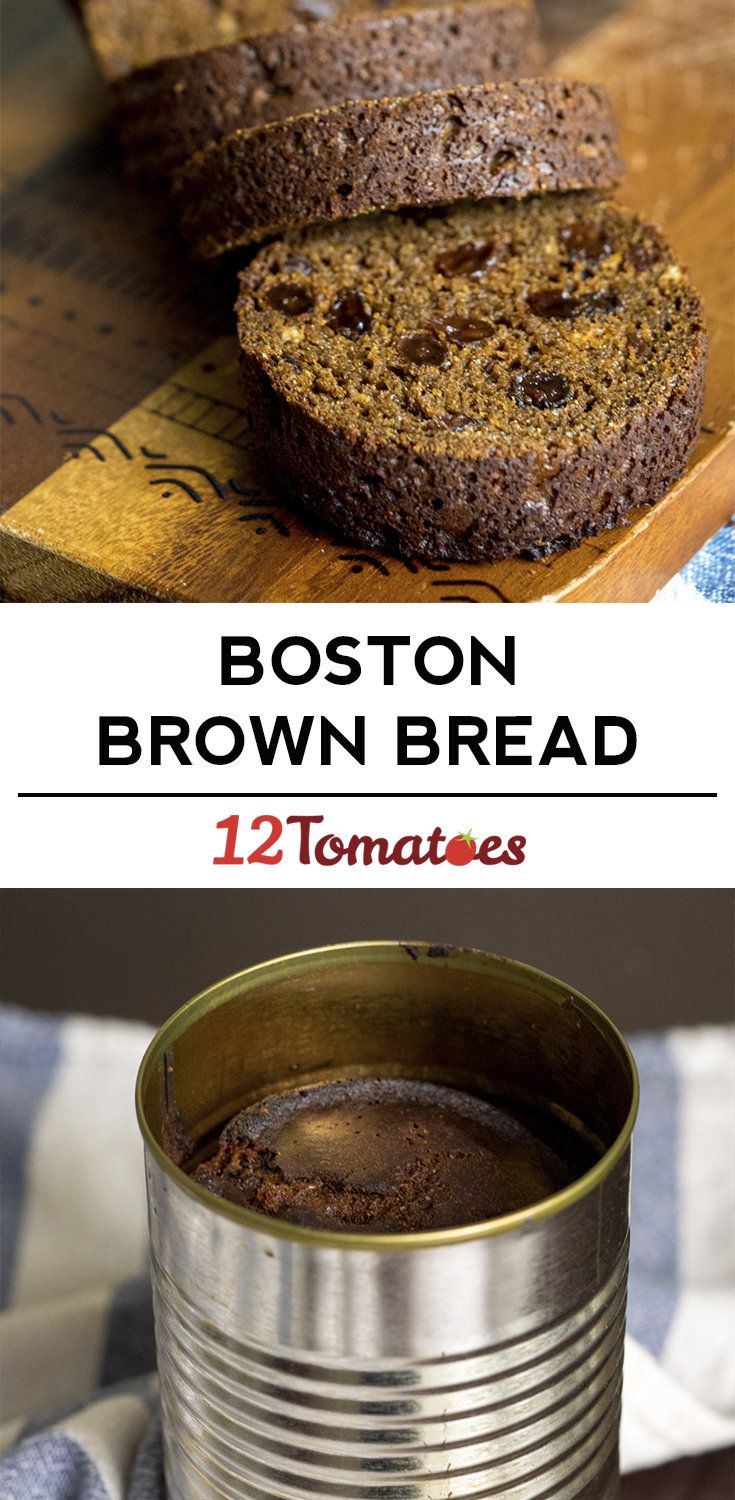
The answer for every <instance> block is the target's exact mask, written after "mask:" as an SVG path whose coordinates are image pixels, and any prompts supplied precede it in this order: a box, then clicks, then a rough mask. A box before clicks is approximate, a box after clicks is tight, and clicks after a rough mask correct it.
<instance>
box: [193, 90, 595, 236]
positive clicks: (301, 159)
mask: <svg viewBox="0 0 735 1500" xmlns="http://www.w3.org/2000/svg"><path fill="white" fill-rule="evenodd" d="M616 142H617V130H616V127H615V125H614V124H613V120H612V116H611V113H610V106H609V102H608V99H607V95H606V93H605V91H604V89H601V88H597V87H595V86H594V85H592V84H586V83H562V82H558V81H557V80H555V79H532V80H520V81H518V82H514V83H488V84H479V85H470V86H467V87H464V88H457V89H451V90H450V89H440V90H434V91H433V92H431V93H428V94H410V95H407V96H405V97H403V98H398V99H373V100H359V101H349V102H347V103H345V104H338V105H333V106H332V107H331V108H330V109H324V110H317V111H315V112H314V113H312V114H309V115H299V116H297V117H294V118H292V119H288V120H280V121H277V122H275V123H274V124H271V125H262V126H260V127H258V128H256V129H254V130H240V131H237V132H236V133H235V134H234V135H230V136H226V137H225V138H224V139H223V140H222V141H220V142H218V143H217V144H216V145H214V146H212V147H210V148H209V149H208V150H206V151H201V152H199V153H198V154H197V155H196V156H194V157H192V158H191V160H190V161H189V162H187V163H186V165H185V166H184V167H183V168H182V170H181V172H180V173H179V175H178V178H177V196H178V210H179V219H180V224H181V229H182V232H183V234H184V237H185V238H186V239H188V240H189V242H190V244H191V246H192V249H193V250H194V253H195V254H196V255H198V256H200V257H202V258H204V259H209V258H211V257H213V256H216V255H220V254H222V253H223V252H224V251H227V250H231V249H233V248H234V247H235V246H236V245H246V244H249V243H251V242H253V241H257V240H261V239H265V238H266V237H267V236H269V235H273V234H278V233H280V232H281V231H282V230H283V229H285V228H288V227H293V226H296V225H305V224H314V223H320V222H324V221H326V220H330V219H345V218H352V217H354V216H356V215H358V214H362V213H365V212H367V211H376V210H380V209H386V208H391V209H396V208H403V207H426V206H430V205H432V204H437V203H446V202H450V201H453V200H456V199H459V198H487V197H495V196H498V195H501V196H504V197H519V198H520V197H524V196H526V195H527V194H528V193H533V192H540V191H552V190H555V189H568V188H583V187H585V188H588V187H610V186H611V185H612V184H613V183H615V181H616V180H617V178H618V176H619V173H620V161H619V159H618V156H617V151H616Z"/></svg>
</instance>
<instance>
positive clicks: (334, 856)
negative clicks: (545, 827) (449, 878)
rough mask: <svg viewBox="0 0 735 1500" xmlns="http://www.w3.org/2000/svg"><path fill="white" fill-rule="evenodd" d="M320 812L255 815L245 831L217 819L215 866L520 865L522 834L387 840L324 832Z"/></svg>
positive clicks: (233, 821) (235, 818) (439, 834)
mask: <svg viewBox="0 0 735 1500" xmlns="http://www.w3.org/2000/svg"><path fill="white" fill-rule="evenodd" d="M324 822H325V819H324V816H323V815H322V814H321V813H309V814H307V813H294V814H292V816H291V817H287V818H279V817H277V816H276V814H275V813H259V814H258V816H257V817H256V818H253V820H252V822H251V823H250V825H249V827H248V828H247V829H246V828H245V827H242V828H241V826H240V817H239V815H238V814H237V813H233V815H232V816H231V817H229V818H222V820H221V822H219V823H218V824H217V827H218V828H220V829H221V830H222V832H223V833H224V835H225V839H224V848H223V849H222V852H221V853H219V854H216V855H215V856H214V858H213V860H212V863H213V864H215V865H244V864H248V865H279V864H280V863H281V861H282V860H283V859H284V858H291V859H296V860H297V861H298V863H299V864H301V865H322V866H325V865H326V866H328V865H339V864H345V865H362V866H368V865H446V864H449V865H455V866H456V867H457V868H459V867H461V866H462V865H469V864H472V861H473V860H477V862H478V864H481V865H522V864H523V861H524V859H525V857H526V855H525V850H526V839H525V835H524V834H521V833H514V834H511V835H510V837H505V836H504V835H502V834H499V833H490V834H486V835H485V836H484V837H481V838H479V839H475V838H473V836H472V829H471V828H468V830H467V832H466V833H455V834H454V836H453V837H452V838H447V835H446V834H445V833H444V831H443V829H442V828H439V827H437V828H433V829H432V831H431V833H428V834H424V833H404V834H401V835H400V837H398V838H396V837H386V836H385V835H383V834H372V833H344V832H343V833H334V832H331V831H327V832H325V831H324V828H323V825H324Z"/></svg>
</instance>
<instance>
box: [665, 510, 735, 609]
mask: <svg viewBox="0 0 735 1500" xmlns="http://www.w3.org/2000/svg"><path fill="white" fill-rule="evenodd" d="M656 597H657V600H658V601H660V602H661V603H666V602H668V600H671V601H672V602H675V603H679V602H683V601H685V600H686V599H689V600H690V601H691V602H696V601H697V600H701V601H704V602H706V603H708V604H733V603H735V518H733V519H731V520H730V521H729V523H728V525H727V526H723V528H722V530H721V531H718V532H717V533H716V535H715V536H713V537H712V538H711V540H710V541H709V542H706V543H705V545H704V547H702V548H701V549H700V551H699V552H697V554H696V556H695V557H693V558H692V560H691V562H688V563H687V564H686V567H684V568H682V570H681V572H680V573H679V574H677V576H676V578H672V580H671V583H669V584H667V585H666V587H665V588H663V589H661V591H660V593H659V594H658V595H657V596H656Z"/></svg>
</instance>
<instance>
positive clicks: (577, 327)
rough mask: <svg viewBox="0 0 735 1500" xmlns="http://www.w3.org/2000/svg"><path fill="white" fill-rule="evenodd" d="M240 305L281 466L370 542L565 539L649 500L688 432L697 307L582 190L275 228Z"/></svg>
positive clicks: (642, 238) (494, 544)
mask: <svg viewBox="0 0 735 1500" xmlns="http://www.w3.org/2000/svg"><path fill="white" fill-rule="evenodd" d="M237 317H238V328H239V337H240V342H241V348H242V363H243V370H244V375H245V387H246V392H247V396H248V399H249V401H250V403H251V407H252V411H253V415H254V419H255V422H256V427H257V430H258V432H259V435H260V439H261V442H262V445H263V448H264V450H265V452H266V454H267V455H268V456H269V457H270V459H271V463H272V465H273V466H274V468H275V471H276V474H277V475H278V476H280V478H281V479H282V481H283V483H284V484H285V485H286V486H288V488H289V489H290V491H291V493H292V495H293V496H294V497H295V498H299V499H301V500H303V501H304V503H305V504H306V505H307V506H308V507H309V508H310V509H311V510H312V511H315V512H317V513H318V515H319V516H321V517H323V518H324V519H325V520H327V521H328V522H330V523H331V524H332V525H333V526H334V527H335V528H336V530H337V531H338V532H339V533H340V534H341V535H342V536H344V537H347V538H349V539H350V540H351V541H356V542H359V543H360V544H363V545H367V546H376V547H387V548H390V549H393V550H397V551H399V552H401V553H404V554H407V555H415V556H422V557H425V558H434V559H447V560H473V559H478V560H479V559H496V558H504V557H511V556H514V555H516V554H523V555H525V556H529V557H539V556H541V555H542V554H544V553H548V552H552V551H555V550H558V549H561V548H565V547H569V546H571V545H574V544H576V543H578V542H579V541H580V540H581V539H582V538H583V537H586V536H590V535H593V534H595V533H597V532H600V531H603V530H604V529H605V528H607V527H611V526H616V525H618V524H619V523H620V522H621V521H623V520H624V518H625V516H626V514H627V512H628V511H629V510H631V509H632V508H633V507H634V506H637V505H640V504H643V503H650V502H652V501H655V500H658V499H659V498H660V497H661V496H662V495H663V494H664V493H665V491H666V490H667V489H668V488H669V486H670V485H671V484H672V483H673V481H674V480H675V479H676V478H677V477H678V476H679V475H680V474H681V473H682V470H683V469H684V467H685V464H686V461H687V456H688V454H689V452H690V449H691V447H692V444H693V443H694V440H695V438H696V436H697V432H698V429H699V420H700V410H701V403H702V389H703V379H704V368H705V356H706V339H705V333H704V329H703V324H702V314H701V308H700V303H699V300H698V298H697V296H696V294H695V292H694V291H693V290H692V287H691V285H690V283H689V281H688V279H687V277H686V275H685V273H684V271H683V270H682V269H681V267H680V266H679V265H677V264H676V262H675V260H674V259H673V257H672V255H671V252H670V251H669V249H668V248H667V246H666V244H665V242H664V240H663V239H662V237H661V236H660V234H659V233H658V232H657V231H656V230H654V229H652V228H649V227H648V226H647V225H645V224H643V223H642V222H641V221H640V220H639V219H637V218H635V217H633V216H632V215H630V214H628V213H626V212H625V211H624V210H622V209H620V208H618V207H616V206H613V205H612V204H609V203H607V202H605V201H604V200H603V199H601V198H598V197H596V196H595V195H591V194H574V193H570V194H561V195H548V196H545V197H535V198H531V199H529V200H527V201H525V202H521V203H518V202H488V203H484V204H475V205H469V204H456V205H455V206H454V207H452V208H449V209H445V210H441V211H438V212H434V213H427V212H421V213H418V214H412V213H405V214H402V215H399V214H395V215H382V216H376V217H372V218H362V219H359V220H356V221H354V222H352V223H343V224H336V225H331V226H329V227H327V228H324V229H321V230H312V231H306V232H295V233H292V234H290V235H289V236H287V237H285V238H284V239H282V240H279V241H276V242H274V243H272V244H270V245H268V246H267V247H266V248H264V249H263V250H261V251H260V252H259V253H258V254H257V255H256V257H255V258H254V259H253V260H252V262H251V263H250V265H249V266H248V268H247V269H246V270H245V271H243V272H242V274H241V281H240V296H239V300H238V304H237Z"/></svg>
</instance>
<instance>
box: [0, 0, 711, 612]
mask: <svg viewBox="0 0 735 1500" xmlns="http://www.w3.org/2000/svg"><path fill="white" fill-rule="evenodd" d="M541 9H542V12H543V17H544V23H545V29H546V33H547V39H548V44H549V53H550V58H551V67H552V68H553V70H554V71H555V72H557V73H565V74H567V75H568V76H577V77H581V78H589V79H602V80H604V82H605V83H607V84H608V86H609V87H610V90H611V92H612V95H613V99H614V103H615V106H616V108H617V111H618V114H619V116H620V118H621V121H622V124H623V151H624V155H625V157H626V158H627V161H628V163H629V171H628V175H627V178H626V180H625V182H624V185H623V188H622V191H621V196H622V198H623V199H624V200H625V201H626V202H628V203H629V204H630V205H631V206H632V207H634V208H638V209H640V210H642V211H643V212H644V213H645V214H647V215H649V216H651V217H652V218H654V219H656V220H658V221H659V222H661V223H662V224H663V225H664V227H665V228H666V230H667V232H668V234H669V236H670V238H671V240H672V242H673V244H674V246H675V248H676V251H677V253H678V254H679V255H680V256H681V257H682V259H683V260H684V261H685V262H688V263H689V265H690V268H691V270H692V274H693V277H694V280H695V282H696V284H697V285H698V286H699V288H700V289H701V291H702V294H703V296H704V299H705V304H706V311H707V319H708V324H709V328H710V333H711V359H710V374H709V381H708V393H707V401H706V407H705V414H704V426H703V429H702V432H701V435H700V439H699V443H698V446H697V449H696V452H695V455H694V461H693V463H692V465H691V467H690V469H689V472H688V473H687V475H685V477H684V478H683V479H682V480H681V481H680V483H679V484H677V485H676V486H675V487H674V489H673V490H672V491H671V492H670V493H669V495H668V496H666V497H665V499H664V500H663V501H661V502H660V503H659V505H657V506H655V507H654V508H653V509H650V510H649V509H647V508H643V509H642V510H641V511H640V512H638V513H637V514H636V515H634V516H633V517H632V519H631V524H630V525H628V526H626V527H621V528H618V530H616V531H614V532H610V533H608V534H607V535H606V536H604V537H597V538H593V539H591V540H590V541H588V542H586V543H584V544H583V546H581V547H579V548H577V549H575V550H573V551H571V552H567V553H565V554H562V555H561V556H558V557H553V558H549V559H546V560H544V561H541V562H536V563H532V562H525V561H520V560H518V561H513V562H507V563H502V564H495V565H493V566H487V565H473V566H468V565H455V566H449V565H434V566H429V565H425V564H423V563H412V562H408V563H406V562H402V561H399V560H398V559H396V558H394V557H390V556H388V555H383V554H379V553H377V552H373V551H370V550H362V549H359V548H355V547H350V546H348V545H345V544H344V543H342V542H341V541H340V540H339V539H338V538H335V537H333V536H332V535H331V534H328V533H327V532H326V531H321V530H319V529H318V528H314V527H312V526H310V525H309V524H308V523H307V522H306V521H305V520H304V519H303V518H302V516H301V515H300V513H299V512H298V509H297V508H295V507H292V506H289V505H288V504H287V503H286V502H285V501H284V500H283V498H282V497H280V496H278V495H276V494H274V493H272V491H271V490H270V489H269V485H268V476H267V475H265V474H263V473H262V472H261V471H260V470H259V468H258V463H257V454H256V449H257V443H256V441H255V440H254V438H253V434H252V433H251V431H250V427H249V423H248V420H247V417H246V415H245V413H244V411H243V396H242V388H241V384H240V376H239V373H238V370H237V360H236V348H235V340H234V336H233V333H232V316H231V311H230V308H231V304H232V300H233V272H232V269H231V268H230V269H229V270H223V271H221V272H220V273H219V275H215V274H214V273H212V272H211V271H208V270H205V269H195V268H192V267H191V266H190V265H188V264H187V262H186V259H185V257H184V254H183V251H182V249H181V247H180V245H179V243H178V240H177V238H176V234H175V232H174V230H173V229H172V227H171V224H170V223H169V222H168V219H167V212H166V206H165V203H164V202H163V201H161V202H154V201H152V200H151V198H150V197H149V198H145V197H142V196H141V195H140V194H139V193H138V192H136V191H135V190H134V189H133V188H132V187H131V186H130V185H129V184H126V183H125V182H124V180H123V177H122V175H121V172H120V170H119V164H118V162H117V159H116V155H115V148H114V142H113V140H112V137H111V133H110V131H109V127H108V126H107V124H106V101H105V97H104V93H103V90H102V88H101V85H100V83H99V81H98V80H97V78H96V75H95V72H94V68H93V66H92V64H91V61H90V59H89V56H88V54H87V52H86V50H85V47H84V44H83V41H82V38H81V36H80V34H79V32H78V29H77V27H76V24H75V22H74V20H73V18H72V16H71V15H70V14H69V12H68V11H67V10H66V9H65V8H64V7H62V5H61V4H60V0H34V3H33V5H28V4H27V3H26V0H6V6H5V15H6V23H5V31H6V38H5V46H4V62H5V71H6V81H5V87H4V128H3V134H4V154H5V169H6V189H5V209H4V224H5V230H4V232H5V241H6V251H5V257H4V267H5V270H4V276H5V292H4V297H3V320H4V346H5V357H4V371H3V388H4V391H5V399H4V402H3V411H2V426H3V436H4V439H5V441H4V445H3V449H4V472H3V496H4V501H3V503H4V506H5V514H4V517H3V518H2V520H0V590H2V591H4V594H5V596H6V597H8V598H13V599H21V600H23V599H27V600H32V599H62V600H63V599H102V600H105V599H125V600H134V599H171V600H238V599H248V600H286V599H310V600H329V601H352V600H355V601H364V600H417V601H427V600H428V601H431V602H437V601H440V600H446V601H452V602H456V601H457V600H460V599H470V600H472V601H476V602H481V601H486V602H490V603H496V602H500V601H503V600H509V601H528V600H538V599H556V600H575V599H598V600H625V599H647V598H649V597H650V596H651V595H652V594H653V593H654V592H655V590H656V589H657V588H658V587H659V586H660V585H661V584H662V583H664V582H665V581H666V580H667V579H668V578H669V577H670V576H671V575H672V574H673V573H674V572H676V571H677V570H678V568H679V567H680V566H681V565H682V564H683V563H684V562H685V561H686V560H687V558H689V557H690V556H691V555H692V554H693V553H694V552H695V551H696V550H697V549H698V548H699V547H700V546H701V545H702V543H703V542H704V541H705V540H706V539H707V537H708V536H710V535H711V534H712V533H713V532H714V531H715V530H716V529H717V528H718V526H719V525H720V524H721V523H722V522H723V520H724V519H725V518H726V516H727V514H728V511H729V509H730V508H731V506H732V499H731V495H732V488H733V485H732V472H733V452H734V449H733V444H732V442H731V440H730V438H729V437H728V434H729V430H730V428H729V424H730V422H731V417H732V306H733V298H732V266H733V256H732V249H733V228H732V218H733V215H732V190H731V174H730V160H729V156H730V149H729V141H730V135H731V131H730V109H731V91H732V63H731V51H732V25H731V7H730V0H677V3H676V4H672V3H671V0H541Z"/></svg>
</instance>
